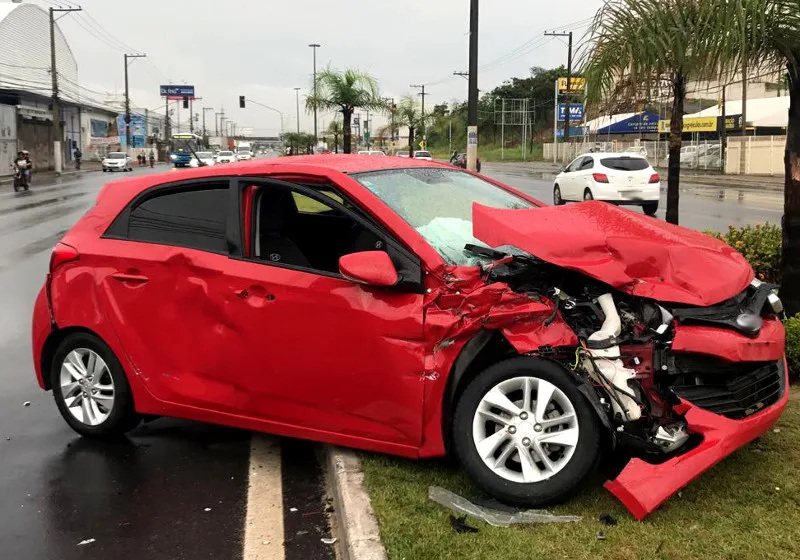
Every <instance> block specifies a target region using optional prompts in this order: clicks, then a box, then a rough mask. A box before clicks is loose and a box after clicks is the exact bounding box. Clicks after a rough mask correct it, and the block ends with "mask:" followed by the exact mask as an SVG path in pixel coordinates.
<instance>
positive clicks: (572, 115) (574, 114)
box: [558, 103, 583, 122]
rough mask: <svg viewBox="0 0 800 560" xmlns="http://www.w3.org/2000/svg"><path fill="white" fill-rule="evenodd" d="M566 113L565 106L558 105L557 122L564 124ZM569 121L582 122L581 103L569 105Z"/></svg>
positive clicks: (562, 104)
mask: <svg viewBox="0 0 800 560" xmlns="http://www.w3.org/2000/svg"><path fill="white" fill-rule="evenodd" d="M566 112H567V104H566V103H559V104H558V122H564V119H565V117H566ZM569 120H570V122H578V121H582V120H583V103H570V104H569Z"/></svg>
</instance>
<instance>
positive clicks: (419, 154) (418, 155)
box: [414, 150, 433, 161]
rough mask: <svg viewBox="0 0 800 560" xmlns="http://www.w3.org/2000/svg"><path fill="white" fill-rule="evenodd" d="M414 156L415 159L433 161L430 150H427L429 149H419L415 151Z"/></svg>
mask: <svg viewBox="0 0 800 560" xmlns="http://www.w3.org/2000/svg"><path fill="white" fill-rule="evenodd" d="M414 158H415V159H422V160H428V161H433V157H431V153H430V152H429V151H427V150H417V151H415V152H414Z"/></svg>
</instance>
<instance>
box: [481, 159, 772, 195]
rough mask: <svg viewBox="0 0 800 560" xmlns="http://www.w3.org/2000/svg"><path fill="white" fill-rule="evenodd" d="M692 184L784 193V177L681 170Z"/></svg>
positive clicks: (527, 166) (537, 166) (519, 165)
mask: <svg viewBox="0 0 800 560" xmlns="http://www.w3.org/2000/svg"><path fill="white" fill-rule="evenodd" d="M484 166H503V167H507V168H509V169H514V170H515V171H530V172H532V173H543V174H544V173H552V174H553V175H555V174H556V172H557V171H558V169H559V168H560V167H561V164H558V163H553V162H551V161H530V162H485V163H484ZM658 171H659V172H660V173H661V175H662V184H664V183H666V173H667V170H666V169H664V168H658ZM684 182H685V183H691V184H692V185H699V186H706V187H726V188H740V189H754V190H768V191H775V192H783V185H784V179H783V177H770V176H760V175H720V174H711V173H703V172H698V171H696V170H692V169H682V170H681V183H684Z"/></svg>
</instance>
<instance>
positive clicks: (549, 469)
mask: <svg viewBox="0 0 800 560" xmlns="http://www.w3.org/2000/svg"><path fill="white" fill-rule="evenodd" d="M540 403H541V404H540ZM452 425H453V433H452V438H453V445H454V448H455V452H456V455H457V456H458V459H459V461H460V463H461V465H462V467H463V469H464V471H465V472H466V473H467V475H468V476H469V477H470V478H471V479H472V480H473V481H474V482H475V484H476V485H477V486H479V487H480V488H481V489H483V490H484V491H485V492H487V493H489V494H490V495H492V496H494V497H496V498H497V499H498V500H500V501H502V502H506V503H509V504H513V505H517V506H522V507H539V506H544V505H547V504H552V503H555V502H558V501H561V500H563V499H564V498H566V497H567V496H569V495H570V494H571V493H572V492H574V491H575V490H576V489H577V488H578V487H579V486H580V485H581V483H582V482H583V481H584V480H586V478H587V477H588V475H589V474H590V473H591V471H592V470H593V468H594V467H595V465H596V463H597V459H598V457H599V454H600V444H601V437H600V435H601V434H600V424H599V420H598V418H597V415H596V414H595V412H594V410H593V409H592V406H591V404H589V403H588V402H587V400H586V399H585V398H584V396H583V395H582V394H581V392H580V391H579V390H578V387H577V386H576V385H575V383H574V382H573V380H572V379H571V374H570V373H569V372H567V371H566V370H565V369H564V368H562V367H561V366H559V365H558V364H555V363H553V362H550V361H547V360H542V359H540V358H534V357H529V356H520V357H516V358H511V359H509V360H506V361H503V362H500V363H497V364H495V365H493V366H491V367H489V368H488V369H486V370H485V371H483V372H482V373H480V374H479V375H478V376H477V377H476V378H475V379H473V380H472V381H471V382H470V384H469V385H468V386H467V388H466V389H465V390H464V393H463V394H462V396H461V398H460V399H459V400H458V403H457V404H456V408H455V415H454V418H453V424H452Z"/></svg>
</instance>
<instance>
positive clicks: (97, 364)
mask: <svg viewBox="0 0 800 560" xmlns="http://www.w3.org/2000/svg"><path fill="white" fill-rule="evenodd" d="M60 380H61V383H60V384H61V387H60V390H61V396H62V397H63V398H64V404H65V405H66V407H67V410H69V412H70V413H71V414H72V416H74V417H75V419H76V420H78V421H79V422H81V423H83V424H86V425H87V426H98V425H100V424H102V423H103V422H105V421H106V419H107V418H108V416H109V415H110V414H111V411H112V410H113V408H114V396H115V391H114V379H113V377H112V376H111V371H110V370H109V368H108V365H107V364H106V362H105V361H104V360H103V358H101V357H100V355H98V354H97V353H96V352H94V351H93V350H89V349H88V348H76V349H74V350H72V351H71V352H70V353H69V354H67V355H66V357H65V358H64V361H63V362H62V363H61V375H60Z"/></svg>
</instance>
